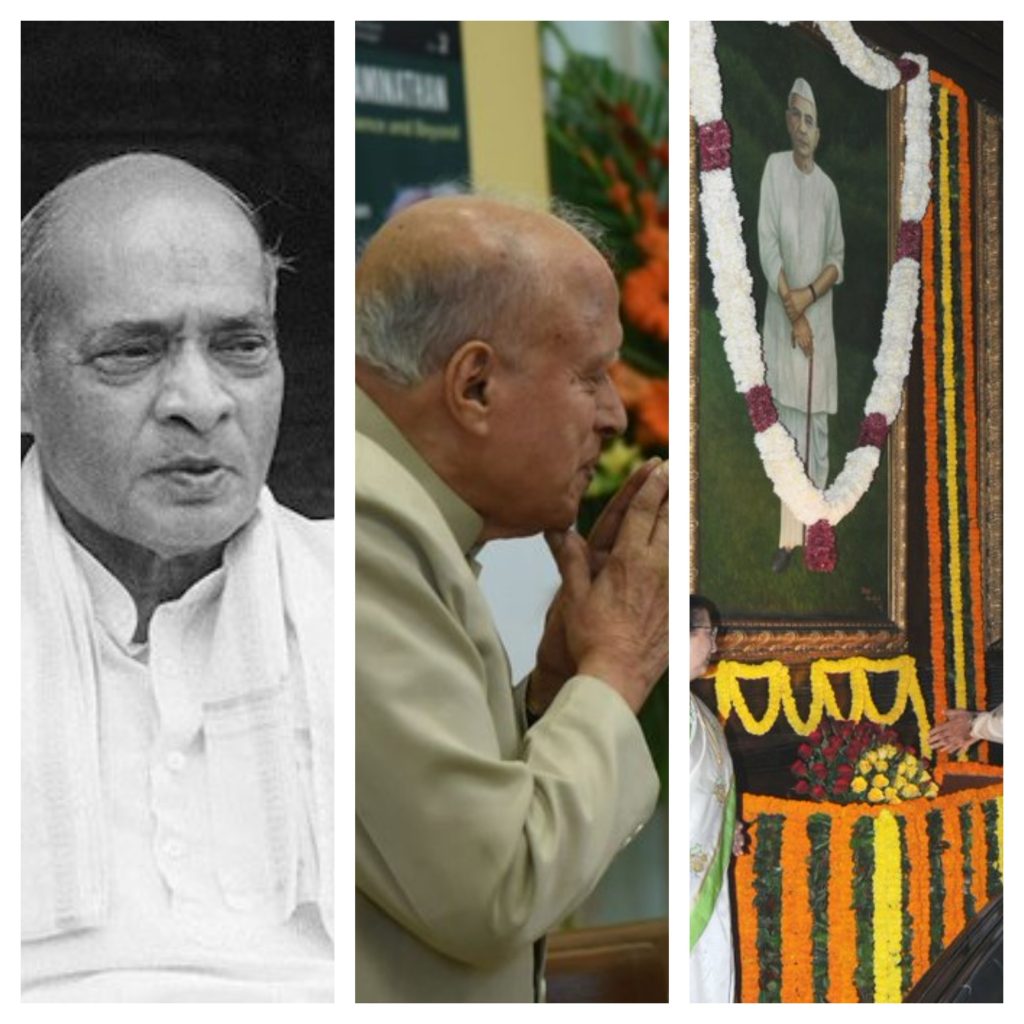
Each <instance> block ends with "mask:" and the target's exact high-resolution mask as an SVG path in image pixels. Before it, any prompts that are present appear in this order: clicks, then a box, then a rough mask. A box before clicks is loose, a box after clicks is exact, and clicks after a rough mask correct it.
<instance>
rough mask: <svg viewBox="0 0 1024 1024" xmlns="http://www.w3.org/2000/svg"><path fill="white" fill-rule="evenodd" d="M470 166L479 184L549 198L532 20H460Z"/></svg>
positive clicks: (537, 46)
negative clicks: (461, 21)
mask: <svg viewBox="0 0 1024 1024" xmlns="http://www.w3.org/2000/svg"><path fill="white" fill-rule="evenodd" d="M462 47H463V54H462V59H463V68H464V70H465V80H466V109H467V118H468V121H469V170H470V176H471V178H472V181H473V184H474V185H475V186H477V187H479V188H496V189H500V190H503V191H510V192H515V193H520V194H523V193H525V194H527V195H532V196H536V197H537V198H539V199H544V200H546V199H547V198H548V165H547V150H546V146H545V141H544V96H543V90H542V83H541V73H540V67H541V58H540V39H539V34H538V29H537V22H535V21H464V22H463V23H462Z"/></svg>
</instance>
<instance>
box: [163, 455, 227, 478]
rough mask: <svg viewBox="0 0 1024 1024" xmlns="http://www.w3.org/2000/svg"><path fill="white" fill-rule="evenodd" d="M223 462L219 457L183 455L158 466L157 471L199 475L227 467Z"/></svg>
mask: <svg viewBox="0 0 1024 1024" xmlns="http://www.w3.org/2000/svg"><path fill="white" fill-rule="evenodd" d="M227 468H228V467H227V466H225V465H224V463H223V462H221V461H219V460H218V459H211V458H203V457H201V456H183V457H181V458H178V459H171V460H170V461H169V462H163V463H161V464H160V465H159V466H157V467H156V469H155V470H153V472H155V473H195V474H198V475H203V474H209V473H215V472H216V471H217V470H218V469H227Z"/></svg>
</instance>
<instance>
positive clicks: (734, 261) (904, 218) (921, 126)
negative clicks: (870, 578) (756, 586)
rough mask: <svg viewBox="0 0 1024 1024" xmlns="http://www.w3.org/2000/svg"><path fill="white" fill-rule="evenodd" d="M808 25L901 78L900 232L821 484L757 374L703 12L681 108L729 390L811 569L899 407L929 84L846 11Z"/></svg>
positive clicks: (924, 190) (920, 212)
mask: <svg viewBox="0 0 1024 1024" xmlns="http://www.w3.org/2000/svg"><path fill="white" fill-rule="evenodd" d="M818 25H819V27H820V28H821V30H822V32H823V33H824V35H825V37H826V38H827V39H828V40H829V42H830V43H831V44H832V48H833V49H834V50H835V52H836V55H837V56H838V58H839V60H840V62H841V63H842V64H843V65H844V66H845V67H847V68H849V70H850V71H851V72H852V73H853V74H854V75H856V77H857V78H859V79H860V80H861V81H862V82H864V83H865V84H867V85H870V86H873V87H874V88H876V89H884V90H886V91H888V90H890V89H893V88H895V87H896V86H898V85H899V84H900V82H904V81H905V82H907V105H906V112H905V115H904V128H905V139H906V145H905V150H904V160H903V186H902V190H901V193H900V232H899V241H898V243H897V253H896V256H897V258H896V262H895V263H894V264H893V266H892V268H891V270H890V272H889V290H888V295H887V298H886V305H885V313H884V315H883V317H882V332H881V343H880V345H879V348H878V355H877V356H876V357H875V362H874V366H875V373H876V377H875V381H874V384H873V385H872V388H871V392H870V393H869V395H868V398H867V401H866V402H865V404H864V415H865V418H864V421H863V422H862V424H861V431H860V438H859V441H858V447H856V448H854V449H853V450H852V451H851V452H850V453H849V454H848V455H847V457H846V462H845V463H844V465H843V468H842V470H841V472H840V473H839V475H838V476H837V477H836V479H835V480H834V481H833V482H832V485H831V486H830V487H829V488H828V489H827V490H825V491H822V490H821V489H820V488H818V487H817V486H815V484H814V483H812V481H811V480H810V479H809V478H808V476H807V473H806V471H805V469H804V466H803V464H802V463H801V461H800V458H799V456H798V455H797V451H796V442H795V441H794V440H793V438H792V436H791V435H790V434H789V432H788V431H787V430H786V428H785V427H783V426H782V424H781V423H779V422H778V413H777V411H776V409H775V403H774V399H773V398H772V395H771V390H770V389H769V388H768V386H767V385H766V384H765V365H764V357H763V355H762V348H761V337H760V334H759V333H758V330H757V313H756V310H755V308H754V296H753V279H752V278H751V276H750V271H749V269H748V266H747V254H746V249H745V248H744V245H743V234H742V231H741V224H742V217H741V215H740V208H739V201H738V199H737V198H736V189H735V186H734V184H733V178H732V166H731V134H730V131H729V126H728V124H727V123H726V122H725V121H724V120H723V119H722V79H721V75H720V73H719V69H718V60H717V58H716V57H715V32H714V29H713V28H712V25H711V23H710V22H707V21H703V22H691V26H690V113H691V114H692V116H693V118H694V120H696V122H697V126H698V129H699V134H700V160H701V164H700V166H701V172H700V183H701V188H700V207H701V215H702V219H703V221H704V229H705V233H706V235H707V248H708V262H709V263H710V264H711V271H712V278H713V282H714V294H715V299H716V300H717V302H718V319H719V323H720V324H721V328H722V338H723V341H724V345H725V354H726V358H727V359H728V361H729V366H730V368H731V369H732V375H733V379H734V381H735V383H736V390H737V391H739V392H740V393H741V394H743V395H744V397H745V398H746V400H747V408H748V411H749V413H750V418H751V421H752V422H753V424H754V430H755V435H754V441H755V444H756V445H757V450H758V452H759V453H760V455H761V461H762V463H763V465H764V468H765V472H766V473H767V474H768V478H769V479H770V480H771V482H772V487H773V489H774V491H775V493H776V494H777V495H778V497H779V498H780V499H781V500H782V501H783V502H785V504H786V505H788V506H789V508H790V509H791V510H792V512H793V514H794V515H795V516H796V517H797V518H798V519H799V520H800V521H801V522H802V523H803V524H804V525H805V526H807V527H808V528H809V529H808V532H807V542H806V545H805V548H804V558H805V561H806V563H807V565H808V567H809V568H811V569H813V570H816V571H825V572H830V571H831V570H832V569H833V568H835V562H836V548H835V531H834V529H833V528H834V527H835V525H836V524H837V523H838V522H839V521H840V520H841V519H843V518H844V517H845V516H846V515H848V514H849V513H850V512H852V511H853V509H854V508H855V507H856V505H857V503H858V502H859V501H860V499H861V498H862V497H863V496H864V494H865V493H866V491H867V489H868V487H869V486H870V485H871V481H872V479H873V478H874V475H875V470H876V469H877V468H878V463H879V461H880V459H881V448H882V445H883V444H884V443H885V438H886V435H887V433H888V430H889V427H890V426H891V424H892V422H893V421H894V420H895V419H896V416H897V415H898V414H899V411H900V406H901V404H902V396H903V384H904V382H905V380H906V376H907V372H908V370H909V369H910V352H911V348H912V347H913V343H914V322H915V320H916V318H917V302H918V294H919V292H920V251H921V219H922V217H924V214H925V211H926V210H927V208H928V201H929V198H930V194H931V177H930V176H931V168H930V161H931V139H930V137H929V133H928V127H929V118H930V103H931V93H930V89H929V85H928V62H927V59H926V58H925V57H922V56H919V55H916V54H904V55H903V57H902V58H900V60H898V61H897V62H895V63H893V62H892V61H890V60H888V59H887V58H885V57H883V56H881V55H880V54H877V53H875V52H874V51H872V50H870V49H868V47H866V46H865V45H864V43H863V42H861V40H860V38H859V37H858V36H857V34H856V33H855V32H854V31H853V28H852V26H851V25H850V23H849V22H846V21H827V22H819V23H818Z"/></svg>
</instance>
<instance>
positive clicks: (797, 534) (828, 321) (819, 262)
mask: <svg viewBox="0 0 1024 1024" xmlns="http://www.w3.org/2000/svg"><path fill="white" fill-rule="evenodd" d="M786 128H787V130H788V132H789V138H790V141H791V143H792V150H790V151H783V152H781V153H772V155H771V156H769V157H768V160H767V161H766V163H765V167H764V174H763V176H762V178H761V201H760V206H759V208H758V217H757V236H758V248H759V252H760V258H761V269H762V271H763V272H764V275H765V278H766V279H767V283H768V292H767V298H766V300H765V311H764V323H763V328H762V336H763V339H764V361H765V367H766V370H767V374H766V380H767V383H768V386H769V387H770V388H771V390H772V395H773V396H774V398H775V405H776V408H777V409H778V411H779V419H780V420H781V421H782V424H783V426H785V427H786V429H787V430H788V431H789V432H790V434H792V435H793V438H794V439H795V440H796V444H797V451H798V453H799V455H800V458H801V461H803V462H804V463H805V464H806V466H807V472H808V476H809V477H810V478H811V480H812V481H813V482H814V484H815V485H816V486H818V487H824V486H825V484H826V483H827V480H828V470H829V466H828V417H829V416H830V415H834V414H835V412H836V408H837V396H838V385H837V370H836V342H835V334H834V331H833V327H832V288H833V286H835V285H837V284H839V282H841V281H842V279H843V252H844V242H843V225H842V221H841V220H840V216H839V197H838V196H837V194H836V188H835V185H833V184H832V179H831V178H829V176H828V175H827V174H826V173H825V172H824V171H823V170H822V169H821V168H820V167H819V166H818V165H817V163H816V162H815V160H814V153H815V150H816V149H817V146H818V142H819V140H820V138H821V131H820V127H819V123H818V109H817V104H816V103H815V101H814V93H813V92H812V91H811V87H810V85H809V84H808V83H807V81H806V80H805V79H803V78H798V79H797V80H796V81H795V82H794V83H793V87H792V88H791V89H790V92H789V103H788V105H787V108H786ZM808 418H809V419H810V425H809V429H808ZM808 440H809V441H810V453H809V455H808V452H807V444H808ZM802 544H803V526H802V524H801V523H800V521H799V520H798V519H797V518H796V516H794V515H793V513H792V511H791V510H790V509H789V508H787V507H786V505H782V506H781V520H780V527H779V546H778V550H777V551H776V552H775V555H774V558H773V560H772V569H773V570H774V571H775V572H782V571H783V570H784V569H785V568H786V566H787V565H788V564H789V560H790V557H791V555H792V553H793V549H794V548H796V547H799V546H801V545H802Z"/></svg>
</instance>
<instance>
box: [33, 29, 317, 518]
mask: <svg viewBox="0 0 1024 1024" xmlns="http://www.w3.org/2000/svg"><path fill="white" fill-rule="evenodd" d="M21 33H22V34H21V57H22V66H21V89H22V100H21V103H22V106H21V130H22V141H21V172H22V176H21V207H22V214H23V215H24V214H25V213H27V212H28V210H29V209H30V208H31V207H32V206H33V205H34V204H35V203H36V201H37V200H38V199H39V198H40V197H41V196H42V195H43V194H44V193H45V192H47V191H48V190H49V189H50V188H52V187H53V186H54V185H56V184H57V183H58V182H60V181H61V180H63V179H64V178H65V177H67V176H68V175H69V174H71V173H73V172H74V171H76V170H79V169H81V168H83V167H85V166H88V165H89V164H92V163H95V162H96V161H98V160H102V159H105V158H107V157H110V156H114V155H116V154H119V153H124V152H126V151H129V150H158V151H161V152H164V153H169V154H171V155H173V156H178V157H181V158H183V159H185V160H188V161H189V162H191V163H194V164H196V165H198V166H199V167H201V168H203V169H205V170H208V171H210V172H211V173H213V174H215V175H216V176H217V177H220V178H222V179H223V180H225V181H226V182H228V183H229V184H230V185H231V186H232V187H234V188H235V189H237V190H238V191H239V192H241V193H242V194H243V195H245V196H246V197H247V198H248V199H249V200H250V201H251V202H252V203H253V204H254V205H255V206H256V207H257V209H258V210H259V211H260V216H261V217H262V219H263V223H264V226H265V228H266V234H267V238H268V240H269V241H270V242H271V243H273V242H278V244H279V247H280V251H281V253H282V254H283V255H284V256H286V257H288V259H289V260H290V261H291V263H292V267H293V272H286V273H283V274H282V276H281V281H280V286H279V290H278V308H277V314H278V333H279V338H280V342H281V354H282V359H283V361H284V366H285V373H286V381H287V383H286V388H285V401H284V411H283V414H282V421H281V435H280V439H279V441H278V447H277V452H276V454H275V457H274V462H273V465H272V467H271V471H270V485H271V487H272V488H273V490H274V493H275V495H276V496H277V498H278V499H279V500H280V501H282V502H283V503H284V504H286V505H288V506H290V507H292V508H295V509H297V510H298V511H300V512H303V513H304V514H306V515H308V516H312V517H316V518H324V517H329V516H332V515H333V507H334V505H333V491H334V479H333V477H334V454H333V435H334V409H333V404H334V402H333V398H334V396H333V384H334V163H333V158H334V137H333V122H334V44H333V38H334V29H333V24H332V23H331V22H23V23H22V27H21Z"/></svg>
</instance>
